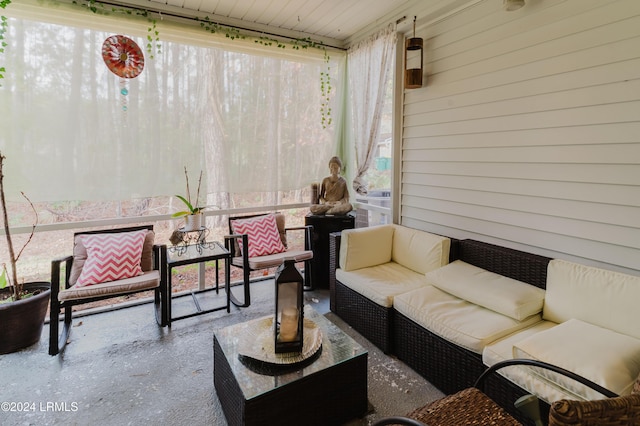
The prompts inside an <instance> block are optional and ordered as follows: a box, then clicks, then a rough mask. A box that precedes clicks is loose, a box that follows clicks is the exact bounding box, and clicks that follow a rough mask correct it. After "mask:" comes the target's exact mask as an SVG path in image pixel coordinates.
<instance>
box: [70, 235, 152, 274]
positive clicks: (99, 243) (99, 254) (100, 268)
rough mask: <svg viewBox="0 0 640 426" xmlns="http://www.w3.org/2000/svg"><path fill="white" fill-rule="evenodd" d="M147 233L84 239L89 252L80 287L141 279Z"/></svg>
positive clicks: (92, 236)
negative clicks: (135, 278) (133, 278)
mask: <svg viewBox="0 0 640 426" xmlns="http://www.w3.org/2000/svg"><path fill="white" fill-rule="evenodd" d="M146 235H147V230H146V229H144V230H140V231H132V232H120V233H113V234H87V235H81V236H80V238H81V239H82V243H83V244H84V245H85V247H86V248H87V260H86V261H85V263H84V266H83V267H82V272H81V273H80V277H79V278H78V281H77V282H76V286H77V287H84V286H87V285H92V284H100V283H103V282H107V281H116V280H121V279H124V278H131V277H135V276H138V275H142V268H141V267H140V259H141V257H142V247H143V245H144V239H145V236H146Z"/></svg>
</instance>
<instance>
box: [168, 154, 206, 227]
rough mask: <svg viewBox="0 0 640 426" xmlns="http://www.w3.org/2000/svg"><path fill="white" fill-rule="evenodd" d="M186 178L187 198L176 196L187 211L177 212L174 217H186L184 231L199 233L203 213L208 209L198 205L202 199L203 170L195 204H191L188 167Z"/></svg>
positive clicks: (185, 173) (185, 170)
mask: <svg viewBox="0 0 640 426" xmlns="http://www.w3.org/2000/svg"><path fill="white" fill-rule="evenodd" d="M184 176H185V179H186V180H187V196H186V197H183V196H182V195H176V197H177V198H178V199H179V200H180V201H182V202H183V203H184V204H185V206H186V207H187V210H182V211H179V212H175V213H174V214H173V215H171V216H172V217H184V218H185V224H184V229H183V231H185V232H188V231H198V230H200V228H202V220H203V214H202V212H203V211H204V209H205V208H206V207H200V206H199V205H198V201H199V199H200V185H201V184H202V170H201V171H200V177H199V178H198V190H197V192H196V198H195V203H192V202H191V190H190V189H189V173H188V172H187V167H186V166H185V168H184Z"/></svg>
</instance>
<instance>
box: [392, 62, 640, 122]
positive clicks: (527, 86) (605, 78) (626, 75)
mask: <svg viewBox="0 0 640 426" xmlns="http://www.w3.org/2000/svg"><path fill="white" fill-rule="evenodd" d="M638 70H640V59H638V58H636V59H631V60H628V61H623V62H618V63H616V64H606V65H601V66H597V67H593V68H588V69H581V70H576V71H572V72H566V73H562V74H556V75H551V76H545V77H541V78H536V79H533V80H528V81H522V82H518V83H513V84H505V85H501V86H497V87H491V88H488V89H481V90H474V91H472V92H465V93H457V94H451V95H449V96H446V97H437V98H434V97H429V96H422V97H412V102H407V104H406V106H405V112H404V113H405V116H407V117H408V116H412V115H415V114H421V113H426V112H432V111H442V110H448V109H452V108H462V107H466V106H471V105H487V104H491V103H493V102H499V101H506V100H511V99H518V98H525V97H538V96H542V95H545V94H556V93H558V94H561V95H563V96H566V95H565V94H567V95H568V94H569V93H570V91H571V90H575V89H581V88H585V87H591V86H601V85H605V84H609V83H617V82H625V81H628V80H634V79H637V78H639V76H638V74H639V73H638ZM430 92H431V90H430V89H429V90H420V91H414V92H411V93H421V94H426V93H430ZM636 94H637V93H636ZM637 95H640V94H637ZM407 97H409V96H408V95H407Z"/></svg>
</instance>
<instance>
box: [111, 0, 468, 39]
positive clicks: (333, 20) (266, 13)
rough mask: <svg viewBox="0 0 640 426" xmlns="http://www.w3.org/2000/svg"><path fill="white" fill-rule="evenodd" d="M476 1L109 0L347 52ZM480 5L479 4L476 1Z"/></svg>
mask: <svg viewBox="0 0 640 426" xmlns="http://www.w3.org/2000/svg"><path fill="white" fill-rule="evenodd" d="M469 1H470V0H111V1H109V0H107V1H105V3H107V4H109V3H112V4H123V5H129V6H134V7H138V8H146V9H149V10H159V11H161V12H163V13H166V14H173V15H178V16H184V17H189V18H196V17H197V18H204V17H208V18H209V19H210V20H211V21H214V22H217V23H220V24H226V25H233V26H236V27H242V28H244V29H248V30H253V31H258V32H265V33H267V32H268V33H270V34H274V35H280V36H285V37H294V38H306V37H311V38H313V39H314V40H316V41H322V42H324V43H326V44H328V45H333V46H338V47H346V46H348V45H349V43H350V42H352V41H354V39H355V38H357V37H358V36H359V35H362V34H364V33H366V32H367V30H369V29H373V28H377V27H379V26H381V25H384V24H387V23H391V22H396V21H397V20H401V19H402V18H403V17H407V19H405V20H404V23H405V25H407V23H409V25H410V22H411V21H412V20H413V19H412V16H413V15H414V14H419V15H420V16H419V17H418V18H419V19H422V20H423V21H424V20H425V19H434V18H436V17H437V16H439V15H442V14H445V13H448V12H449V11H451V10H453V9H455V8H457V7H459V6H461V5H463V4H465V3H469ZM476 1H477V0H476Z"/></svg>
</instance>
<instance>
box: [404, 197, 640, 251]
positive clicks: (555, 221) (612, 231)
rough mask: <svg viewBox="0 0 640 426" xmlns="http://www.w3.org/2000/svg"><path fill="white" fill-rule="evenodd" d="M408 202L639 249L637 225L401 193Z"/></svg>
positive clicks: (448, 212)
mask: <svg viewBox="0 0 640 426" xmlns="http://www.w3.org/2000/svg"><path fill="white" fill-rule="evenodd" d="M403 199H404V201H405V203H406V204H407V206H411V207H413V208H421V209H429V210H434V211H439V212H441V213H447V214H453V215H456V216H463V217H470V218H473V219H477V220H483V221H487V222H497V223H501V224H505V225H511V226H520V227H525V228H529V229H533V230H538V231H543V232H548V233H553V234H559V235H568V236H572V237H579V238H583V239H586V240H594V241H602V242H606V243H609V244H618V245H622V246H625V247H631V248H635V249H640V227H639V228H629V227H624V226H618V225H612V224H607V223H599V222H588V223H583V221H580V220H575V219H572V218H567V217H558V216H551V215H549V214H539V213H536V212H523V211H517V210H507V209H501V208H494V207H491V206H487V205H477V204H468V203H456V202H451V201H447V200H437V199H432V198H431V199H429V198H417V197H411V196H403Z"/></svg>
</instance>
